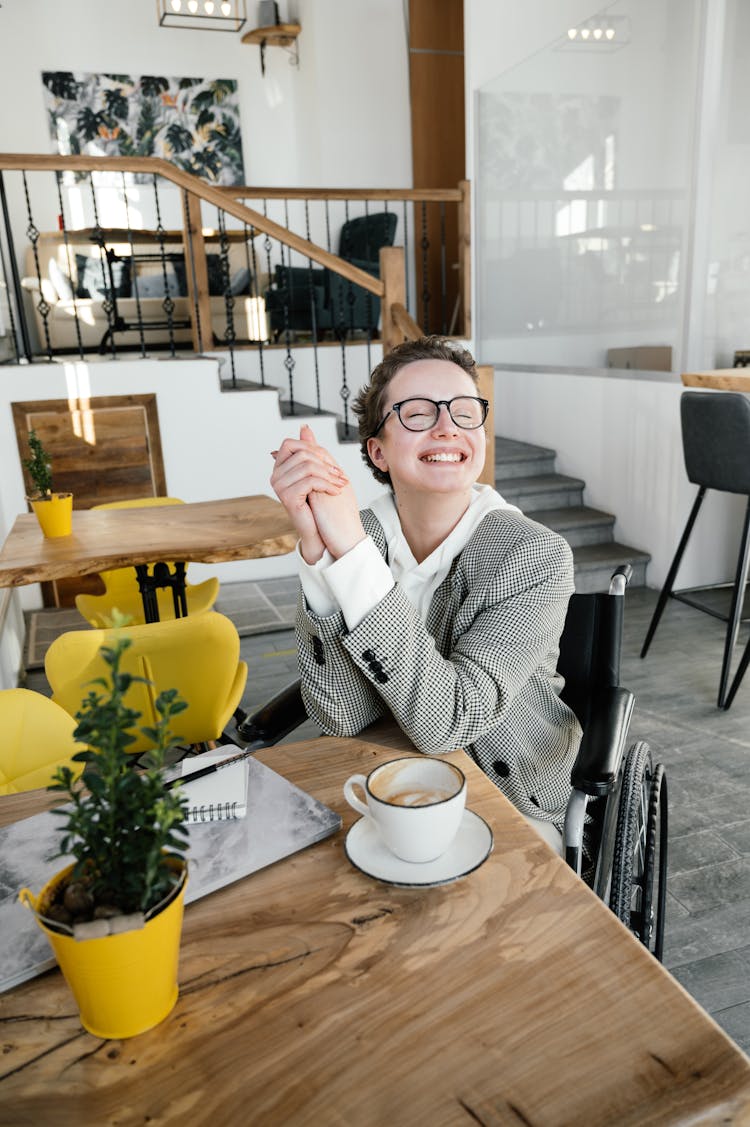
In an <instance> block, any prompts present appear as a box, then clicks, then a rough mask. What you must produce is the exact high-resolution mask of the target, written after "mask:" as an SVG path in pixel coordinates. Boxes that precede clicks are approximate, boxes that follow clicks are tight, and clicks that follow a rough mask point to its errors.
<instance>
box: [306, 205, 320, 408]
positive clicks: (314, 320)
mask: <svg viewBox="0 0 750 1127" xmlns="http://www.w3.org/2000/svg"><path fill="white" fill-rule="evenodd" d="M305 234H306V238H307V241H308V243H309V242H310V201H309V200H305ZM307 279H308V292H309V295H310V324H311V326H312V344H313V368H314V372H315V410H316V411H317V413H318V414H320V413H321V406H320V372H319V371H318V315H317V310H316V308H315V284H314V278H313V264H312V259H311V258H308V260H307Z"/></svg>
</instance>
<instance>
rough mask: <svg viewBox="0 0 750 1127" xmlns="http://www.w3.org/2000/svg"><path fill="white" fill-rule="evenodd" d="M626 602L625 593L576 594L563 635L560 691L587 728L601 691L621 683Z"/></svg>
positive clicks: (559, 664) (571, 600) (560, 658)
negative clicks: (624, 605) (562, 683)
mask: <svg viewBox="0 0 750 1127" xmlns="http://www.w3.org/2000/svg"><path fill="white" fill-rule="evenodd" d="M623 603H624V599H623V597H622V596H621V595H610V594H606V593H605V594H601V593H598V592H597V593H596V594H592V595H572V596H571V599H570V603H569V604H568V614H567V617H566V619H565V628H564V629H563V632H562V636H561V638H560V657H559V660H558V663H557V670H558V673H561V674H562V676H563V677H564V678H565V687H564V688H563V691H562V692H561V693H560V696H561V698H562V700H564V701H565V703H566V704H567V705H568V707H569V708H572V710H573V712H575V714H576V716H577V717H578V719H579V720H580V722H581V727H582V728H584V730H585V728H586V724H587V722H588V717H589V710H590V708H591V702H592V699H593V698H594V696H595V694H596V692H597V690H599V689H603V688H612V687H614V686H617V685H619V683H620V653H621V650H622V622H623Z"/></svg>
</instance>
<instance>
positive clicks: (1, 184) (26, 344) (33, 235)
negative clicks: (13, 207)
mask: <svg viewBox="0 0 750 1127" xmlns="http://www.w3.org/2000/svg"><path fill="white" fill-rule="evenodd" d="M22 175H23V190H24V194H25V196H26V213H27V215H28V218H29V225H28V227H27V228H26V234H27V236H28V237H29V239H30V240H31V245H32V248H33V251H34V267H35V269H36V277H37V285H38V286H39V301H38V302H37V309H38V310H39V312H40V314H41V317H42V325H43V327H44V335H45V338H46V343H47V357H48V359H50V360H51V359H52V348H51V346H50V341H49V328H48V325H47V318H48V317H49V305H48V304H47V302H46V301H45V298H44V291H43V290H42V278H41V274H40V271H39V249H38V247H37V242H38V240H39V231H38V229H37V228H36V226H35V224H34V221H33V219H32V217H31V201H30V198H29V186H28V184H27V183H26V173H25V172H24V173H22ZM0 199H1V200H2V207H3V222H4V224H5V238H6V241H7V244H8V256H9V258H10V270H11V276H12V278H13V296H14V299H15V303H16V310H17V312H18V327H19V329H20V330H21V345H22V347H23V352H24V356H25V358H26V360H28V361H29V363H31V341H30V339H29V329H28V325H27V324H26V313H25V310H24V307H23V292H22V286H21V279H20V277H19V274H18V260H17V259H16V248H15V246H14V244H13V232H12V230H11V226H10V213H9V211H8V200H7V197H6V195H5V181H4V179H3V174H2V172H0ZM3 274H4V275H5V278H6V280H7V277H8V274H7V272H6V269H5V263H4V262H3ZM8 309H9V312H10V324H11V331H12V333H13V347H14V349H15V351H16V359H17V360H18V361H19V363H20V359H21V358H20V356H19V354H18V337H17V336H16V328H15V320H14V317H13V302H12V301H10V298H9V299H8Z"/></svg>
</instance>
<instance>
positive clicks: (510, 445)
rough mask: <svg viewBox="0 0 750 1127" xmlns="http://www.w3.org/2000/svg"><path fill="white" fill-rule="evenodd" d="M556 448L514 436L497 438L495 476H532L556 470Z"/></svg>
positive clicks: (506, 477) (500, 477) (501, 478)
mask: <svg viewBox="0 0 750 1127" xmlns="http://www.w3.org/2000/svg"><path fill="white" fill-rule="evenodd" d="M556 457H557V455H556V453H555V451H554V450H548V449H546V447H544V446H532V445H531V444H530V443H528V442H517V441H516V440H515V439H514V438H501V437H497V438H495V478H496V479H497V480H503V481H505V480H507V479H508V478H513V477H532V476H534V475H536V474H552V473H554V472H555V458H556Z"/></svg>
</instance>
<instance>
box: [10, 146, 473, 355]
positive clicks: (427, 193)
mask: <svg viewBox="0 0 750 1127" xmlns="http://www.w3.org/2000/svg"><path fill="white" fill-rule="evenodd" d="M3 170H16V171H52V172H66V171H79V172H101V171H109V172H140V173H146V174H151V175H154V176H161V177H162V178H163V179H165V180H169V181H171V182H172V183H173V184H175V185H176V186H177V187H179V188H181V189H183V222H184V246H185V253H186V255H188V254H189V255H190V258H191V259H192V263H193V269H192V270H189V271H188V272H187V274H188V277H187V283H188V298H189V304H190V319H191V324H192V338H193V339H192V343H193V347H194V349H195V350H196V351H202V350H203V348H204V342H203V340H202V332H201V325H203V326H207V325H210V323H211V309H210V301H209V286H208V266H207V262H206V248H205V242H204V236H203V230H202V221H201V201H202V200H203V201H205V202H206V203H209V204H212V205H213V206H214V207H216V208H218V209H219V210H220V211H222V210H223V211H225V212H227V213H228V214H229V215H232V216H233V217H234V218H235V219H239V220H240V221H241V222H242V223H245V224H247V225H248V226H251V227H254V228H255V229H256V230H258V231H261V232H262V233H263V234H265V235H267V236H268V237H269V238H272V239H276V240H277V241H278V242H280V243H282V244H283V245H284V246H286V247H288V248H289V249H290V250H294V251H296V252H298V253H299V254H300V255H302V256H303V257H306V258H309V259H311V260H312V261H313V262H316V263H317V264H318V265H319V266H323V267H326V268H327V269H329V270H331V271H333V272H334V273H335V274H338V275H339V276H340V277H342V278H344V279H346V280H347V281H349V282H352V283H353V284H355V285H357V286H361V287H362V288H363V289H365V290H367V291H368V292H369V293H371V294H373V295H374V296H375V297H377V298H380V300H381V301H382V312H383V347H384V348H385V349H386V350H388V349H389V348H392V347H393V345H394V344H395V343H397V342H398V341H399V340H402V339H404V337H412V336H413V334H414V332H415V331H417V329H418V326H416V322H415V321H414V320H413V318H411V316H410V315H409V314H408V313H406V309H405V293H406V265H405V257H404V250H403V248H402V247H387V248H383V251H381V276H380V278H376V277H374V276H373V275H372V274H369V273H368V272H367V271H365V270H361V269H359V268H358V267H356V266H354V265H352V264H351V263H350V262H347V261H346V260H345V259H342V258H339V257H338V256H337V255H335V254H332V253H331V252H330V251H328V250H325V249H324V248H323V247H320V246H318V245H316V244H315V243H313V242H311V241H309V240H308V239H305V238H303V237H302V236H300V235H297V234H296V233H295V232H293V231H291V230H289V229H288V228H286V227H284V226H282V225H280V224H278V223H276V222H274V221H273V220H272V219H269V218H268V217H267V216H265V215H263V214H262V213H261V212H259V211H257V210H255V209H254V208H250V207H248V206H247V205H246V204H244V203H242V202H240V201H241V200H242V199H244V198H268V199H272V198H276V199H281V198H285V199H331V200H333V199H343V200H347V199H360V198H361V199H380V200H402V201H407V200H411V201H414V202H417V201H421V202H424V201H430V202H433V203H434V202H441V203H443V202H453V203H456V204H457V206H458V232H459V244H458V263H457V264H456V265H457V268H458V271H459V301H460V304H461V306H462V308H463V321H464V331H463V334H462V335H463V336H465V337H466V336H468V335H469V333H470V318H471V313H470V280H471V271H470V261H469V255H470V237H469V230H470V192H469V183H468V181H461V182H460V183H459V185H458V187H457V188H454V189H450V188H448V189H437V188H436V189H429V188H420V189H395V188H374V189H365V188H359V189H351V188H340V189H335V188H334V189H331V188H328V189H314V188H310V189H308V188H250V187H218V186H213V185H211V184H209V183H208V182H207V181H205V180H203V179H201V178H199V177H197V176H193V175H192V174H190V173H188V172H184V171H183V170H182V169H179V168H177V167H176V166H174V165H172V164H170V163H169V162H168V161H165V160H162V159H161V158H159V157H91V156H78V155H71V156H55V155H53V154H32V153H2V154H0V171H3ZM383 252H385V253H386V257H385V260H383V258H382V254H383ZM398 306H400V307H401V310H402V311H403V312H402V311H397V312H396V313H395V314H394V310H396V308H397V307H398ZM404 314H406V318H408V320H405V319H404ZM394 316H395V317H396V318H397V320H394ZM415 326H416V328H415ZM419 332H420V335H421V330H419ZM211 343H212V342H211Z"/></svg>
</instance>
